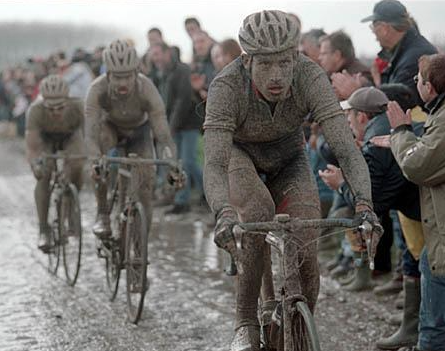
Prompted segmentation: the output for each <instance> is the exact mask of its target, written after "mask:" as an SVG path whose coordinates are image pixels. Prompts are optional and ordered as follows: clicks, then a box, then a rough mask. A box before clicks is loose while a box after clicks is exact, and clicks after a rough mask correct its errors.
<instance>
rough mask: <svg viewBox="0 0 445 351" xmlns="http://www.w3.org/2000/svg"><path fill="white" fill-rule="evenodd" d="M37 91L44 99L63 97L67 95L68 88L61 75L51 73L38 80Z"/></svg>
mask: <svg viewBox="0 0 445 351" xmlns="http://www.w3.org/2000/svg"><path fill="white" fill-rule="evenodd" d="M39 91H40V94H42V97H43V98H44V99H64V98H67V97H68V93H69V88H68V85H67V84H66V82H65V81H64V80H63V79H62V77H60V76H58V75H56V74H51V75H49V76H48V77H46V78H45V79H43V80H42V81H41V82H40V86H39Z"/></svg>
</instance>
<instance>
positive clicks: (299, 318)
mask: <svg viewBox="0 0 445 351" xmlns="http://www.w3.org/2000/svg"><path fill="white" fill-rule="evenodd" d="M296 307H297V308H296V309H295V312H294V315H293V316H292V334H293V335H292V344H293V345H292V347H291V348H290V350H293V351H321V348H320V341H319V337H318V333H317V329H316V327H315V321H314V317H313V316H312V313H311V311H310V310H309V307H308V306H307V304H306V303H305V302H303V301H298V302H297V306H296Z"/></svg>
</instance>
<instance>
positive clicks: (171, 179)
mask: <svg viewBox="0 0 445 351" xmlns="http://www.w3.org/2000/svg"><path fill="white" fill-rule="evenodd" d="M167 181H168V183H169V184H170V185H172V186H173V187H174V188H175V189H176V190H178V189H182V188H183V187H184V186H185V182H186V181H187V175H186V174H185V172H184V171H182V170H180V169H178V168H174V169H172V170H171V171H170V172H169V173H168V174H167Z"/></svg>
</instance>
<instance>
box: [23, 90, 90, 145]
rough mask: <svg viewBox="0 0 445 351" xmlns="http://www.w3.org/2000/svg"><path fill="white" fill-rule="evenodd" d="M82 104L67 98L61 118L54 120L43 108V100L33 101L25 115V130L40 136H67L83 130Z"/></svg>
mask: <svg viewBox="0 0 445 351" xmlns="http://www.w3.org/2000/svg"><path fill="white" fill-rule="evenodd" d="M83 121H84V120H83V102H82V100H81V99H78V98H68V99H67V105H66V107H65V109H64V111H63V115H62V118H54V117H53V116H52V115H51V114H50V113H49V112H48V110H47V109H46V108H45V107H44V106H43V99H41V98H39V99H37V100H35V101H34V102H33V103H32V104H31V106H30V107H29V109H28V112H27V114H26V130H29V131H31V130H37V131H39V132H40V133H41V135H42V136H44V137H45V136H46V137H51V136H52V135H53V136H55V137H56V136H58V135H62V136H63V135H66V136H69V135H71V134H73V133H74V132H75V131H76V130H78V129H79V130H82V128H83Z"/></svg>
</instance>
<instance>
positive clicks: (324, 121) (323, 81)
mask: <svg viewBox="0 0 445 351" xmlns="http://www.w3.org/2000/svg"><path fill="white" fill-rule="evenodd" d="M304 86H306V87H307V89H304V93H305V94H306V99H307V101H308V106H309V110H310V112H311V114H312V116H313V117H314V120H315V121H316V122H317V123H319V124H320V126H321V127H322V129H323V134H324V136H325V138H326V141H327V143H328V145H329V147H330V148H331V150H332V152H333V153H334V155H335V156H336V158H337V160H338V163H339V165H340V168H341V169H342V171H343V175H344V178H345V181H346V183H347V184H348V186H349V189H350V190H351V192H352V194H353V196H354V202H355V205H356V207H357V206H362V205H363V206H366V207H369V208H371V209H372V200H371V199H372V198H371V181H370V177H369V172H368V166H367V165H366V162H365V159H364V158H363V156H362V154H361V152H360V150H359V149H358V148H357V147H356V146H355V142H354V139H353V137H352V132H351V129H350V128H349V126H348V124H347V122H346V118H345V115H344V113H343V111H342V110H341V108H340V104H339V103H338V100H337V97H336V96H335V93H334V91H333V89H332V87H331V85H330V83H329V80H328V78H327V76H326V74H324V73H323V72H321V69H320V71H319V69H316V68H314V70H313V71H312V72H311V74H308V75H307V79H306V81H305V85H304Z"/></svg>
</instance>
